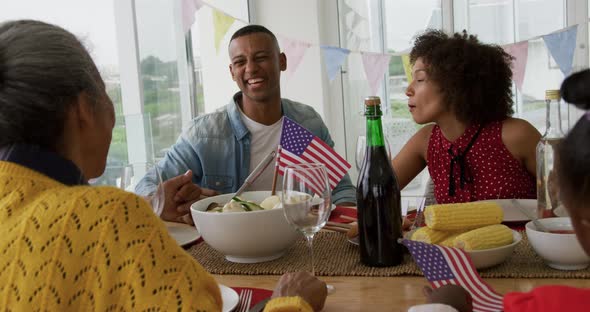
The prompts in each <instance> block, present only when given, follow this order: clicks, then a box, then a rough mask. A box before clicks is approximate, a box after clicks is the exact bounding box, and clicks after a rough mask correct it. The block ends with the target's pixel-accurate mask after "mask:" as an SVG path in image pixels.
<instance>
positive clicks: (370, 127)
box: [365, 106, 385, 147]
mask: <svg viewBox="0 0 590 312" xmlns="http://www.w3.org/2000/svg"><path fill="white" fill-rule="evenodd" d="M365 115H366V117H367V147H370V146H385V138H384V137H383V127H382V125H381V109H379V107H375V106H373V107H367V109H366V110H365Z"/></svg>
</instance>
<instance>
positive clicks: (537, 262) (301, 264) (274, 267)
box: [187, 232, 590, 278]
mask: <svg viewBox="0 0 590 312" xmlns="http://www.w3.org/2000/svg"><path fill="white" fill-rule="evenodd" d="M522 234H523V240H522V241H521V242H520V244H518V245H517V247H516V249H515V251H514V253H513V254H512V256H511V257H510V258H509V259H508V260H507V261H506V262H504V263H502V264H500V265H497V266H495V267H492V268H488V269H484V270H480V271H479V273H480V275H481V276H482V277H491V278H500V277H502V278H590V268H587V269H584V270H579V271H561V270H555V269H552V268H550V267H548V266H546V265H545V264H544V263H543V261H542V260H541V258H539V256H537V254H536V253H535V252H534V251H533V250H532V248H531V246H530V244H529V242H528V239H527V238H526V235H525V234H524V232H522ZM187 251H188V252H189V253H190V254H191V255H192V256H193V257H194V258H195V259H197V260H198V261H199V262H200V263H201V264H202V265H203V266H204V267H205V268H206V269H207V271H209V272H210V273H212V274H238V275H281V274H283V273H286V272H292V271H309V269H310V258H309V250H308V249H307V245H306V242H305V240H304V239H301V240H298V241H297V242H296V243H295V245H293V246H292V247H291V248H290V249H289V250H288V251H287V253H286V254H285V255H284V256H283V257H281V258H279V259H277V260H273V261H268V262H263V263H254V264H243V263H233V262H230V261H227V260H225V258H224V256H223V255H222V254H221V253H219V252H217V251H216V250H214V249H213V248H211V247H210V246H209V245H207V243H201V244H198V245H195V246H192V247H191V248H190V249H188V250H187ZM314 257H315V273H316V275H319V276H401V275H422V271H420V269H419V268H418V266H416V264H415V263H414V261H413V260H412V258H411V257H410V256H409V255H406V257H405V259H404V262H403V263H402V264H401V265H398V266H395V267H387V268H372V267H367V266H364V265H362V264H361V263H360V261H359V251H358V246H355V245H353V244H351V243H349V242H348V241H347V240H346V237H345V235H343V234H341V233H335V232H319V233H318V234H316V237H315V239H314Z"/></svg>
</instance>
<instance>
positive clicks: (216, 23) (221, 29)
mask: <svg viewBox="0 0 590 312" xmlns="http://www.w3.org/2000/svg"><path fill="white" fill-rule="evenodd" d="M234 21H235V18H233V17H232V16H229V15H227V14H225V13H223V12H221V11H218V10H216V9H213V27H214V28H215V49H216V51H217V53H219V45H220V44H221V40H222V39H223V37H225V34H226V33H227V31H228V30H229V27H230V26H231V25H232V24H233V23H234Z"/></svg>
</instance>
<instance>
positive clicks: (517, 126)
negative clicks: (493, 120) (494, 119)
mask: <svg viewBox="0 0 590 312" xmlns="http://www.w3.org/2000/svg"><path fill="white" fill-rule="evenodd" d="M540 137H541V134H540V133H539V131H538V130H537V129H536V128H535V127H534V126H533V125H532V124H531V123H529V122H528V121H526V120H524V119H520V118H513V117H509V118H506V119H505V120H504V121H503V122H502V141H504V144H506V145H513V144H520V143H527V142H531V141H534V142H535V144H536V142H538V141H539V138H540Z"/></svg>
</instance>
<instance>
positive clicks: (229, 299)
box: [219, 284, 239, 312]
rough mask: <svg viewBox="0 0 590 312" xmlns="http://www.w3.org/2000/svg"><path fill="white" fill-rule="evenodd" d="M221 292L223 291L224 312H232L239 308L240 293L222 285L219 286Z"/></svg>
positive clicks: (222, 309)
mask: <svg viewBox="0 0 590 312" xmlns="http://www.w3.org/2000/svg"><path fill="white" fill-rule="evenodd" d="M219 290H220V291H221V302H223V307H222V308H221V311H223V312H230V311H233V309H235V308H236V306H238V302H239V296H238V293H237V292H236V291H235V290H233V289H231V288H229V287H227V286H225V285H222V284H219Z"/></svg>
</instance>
